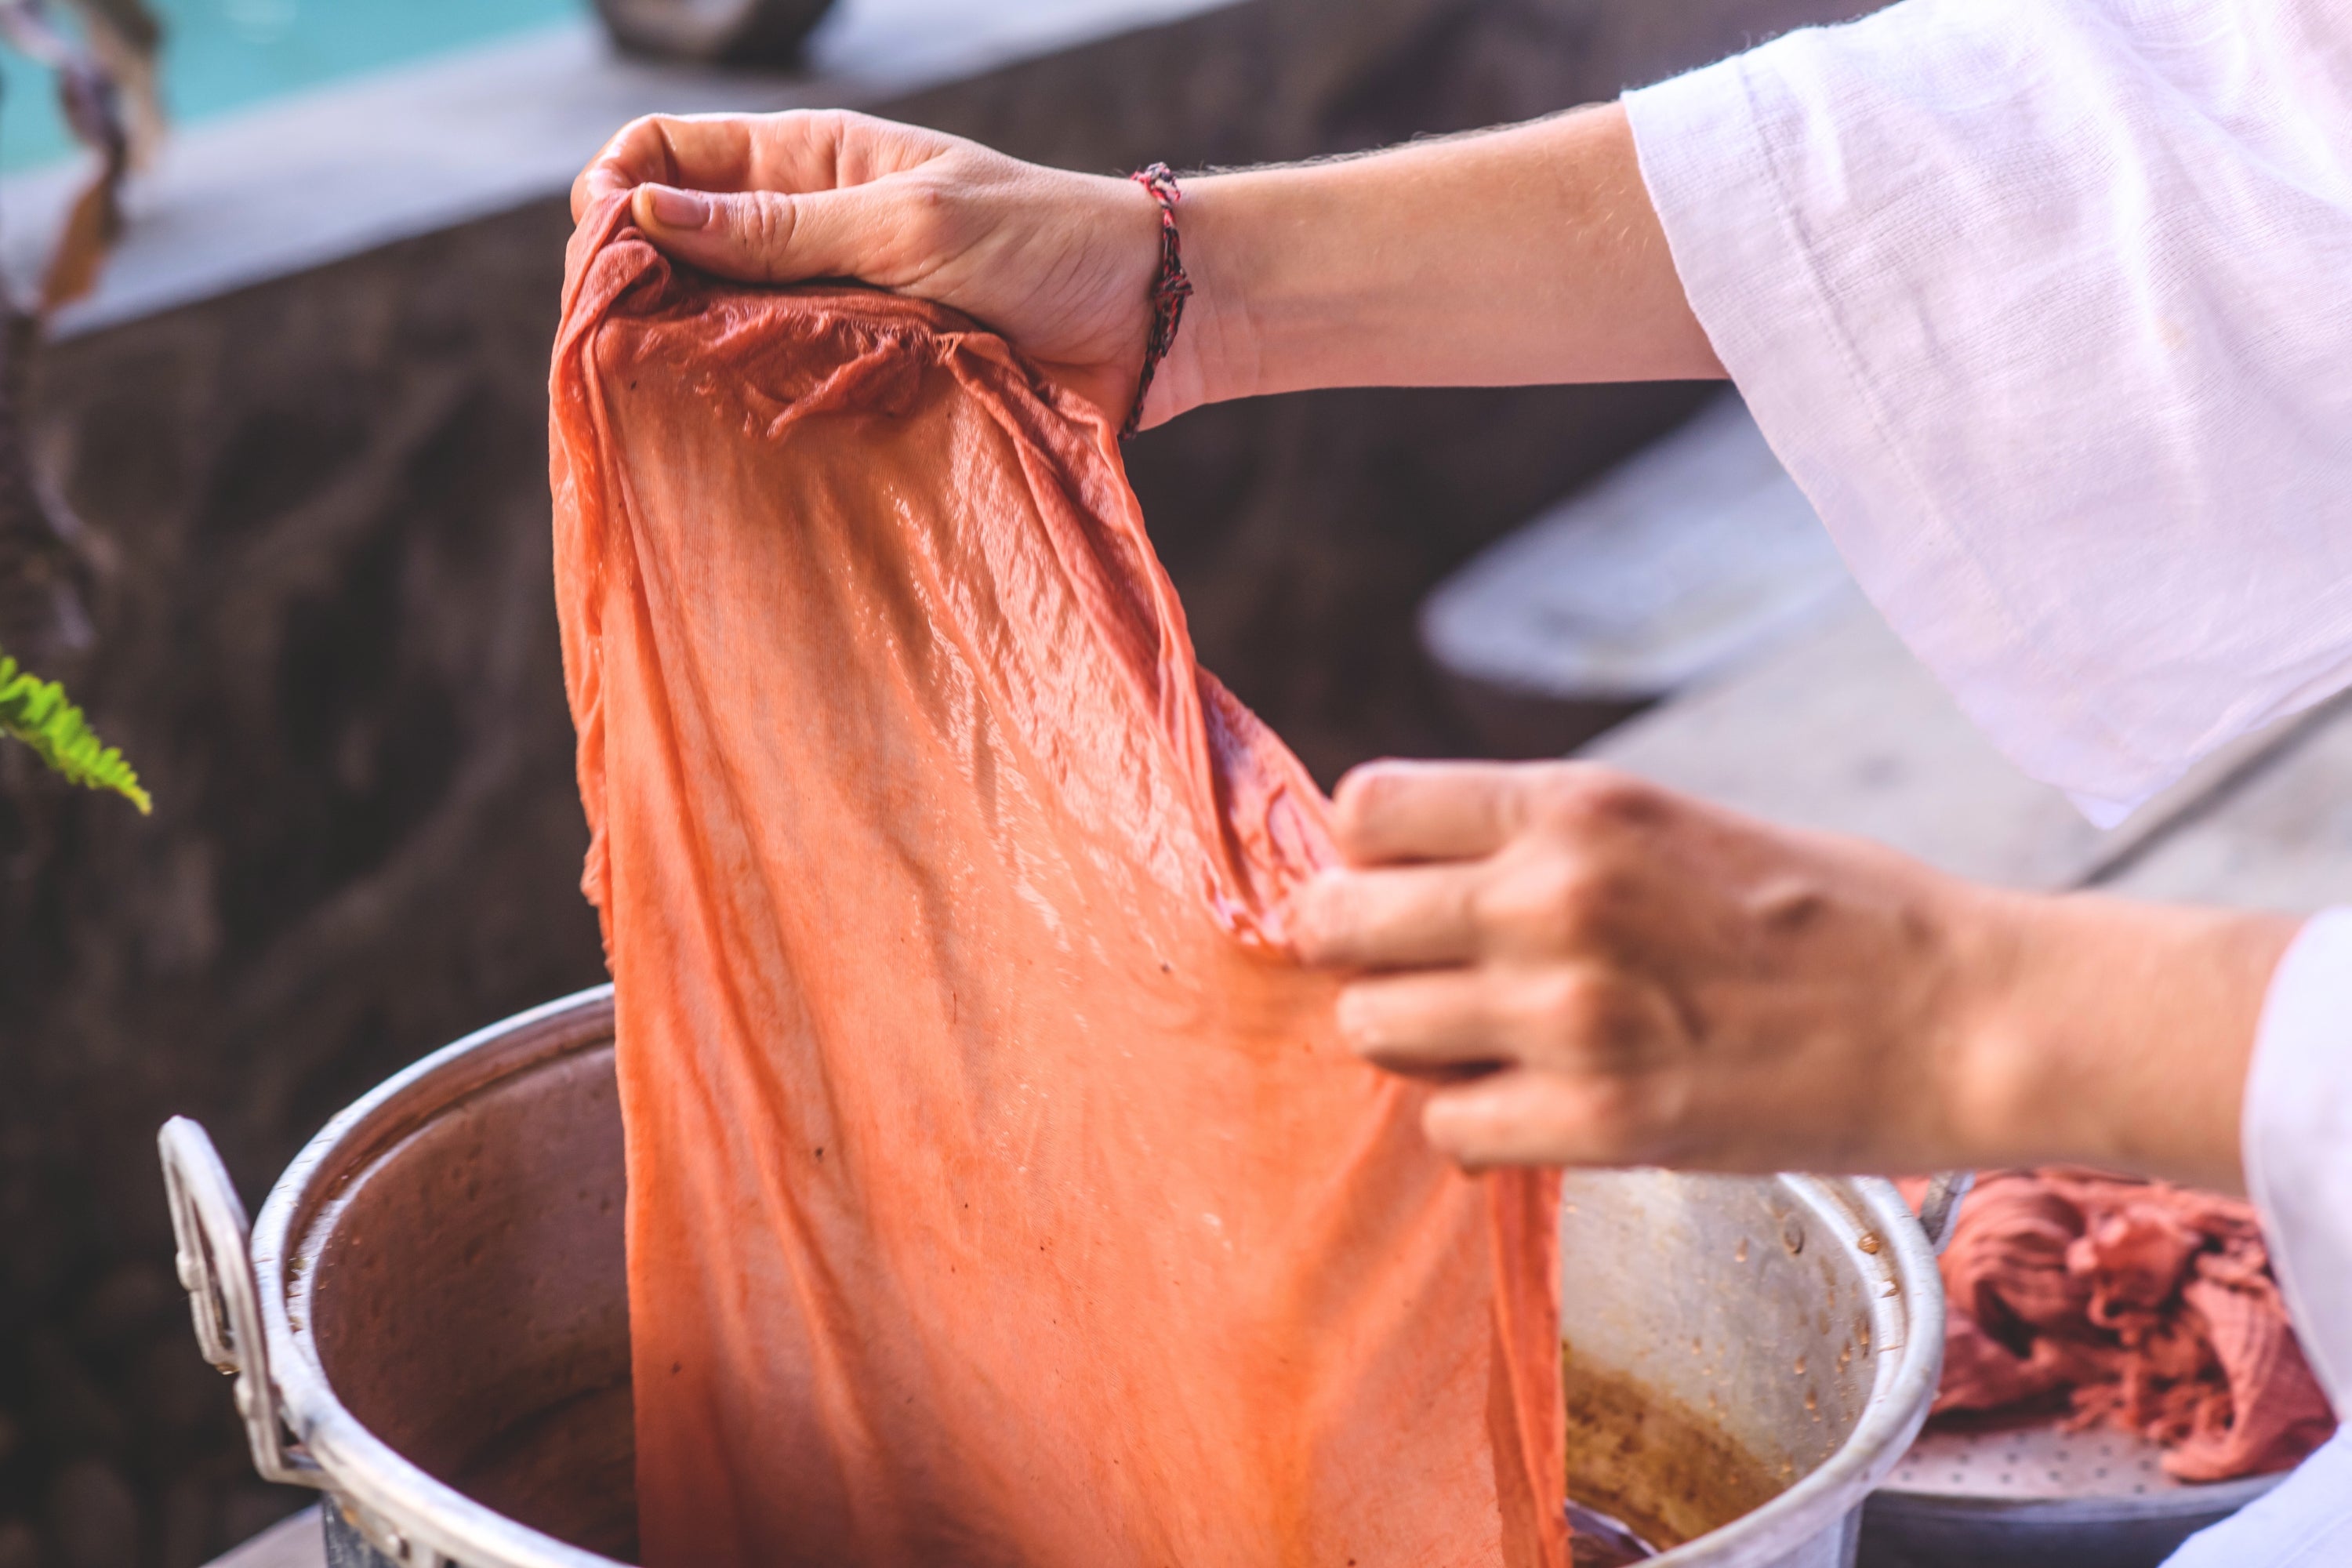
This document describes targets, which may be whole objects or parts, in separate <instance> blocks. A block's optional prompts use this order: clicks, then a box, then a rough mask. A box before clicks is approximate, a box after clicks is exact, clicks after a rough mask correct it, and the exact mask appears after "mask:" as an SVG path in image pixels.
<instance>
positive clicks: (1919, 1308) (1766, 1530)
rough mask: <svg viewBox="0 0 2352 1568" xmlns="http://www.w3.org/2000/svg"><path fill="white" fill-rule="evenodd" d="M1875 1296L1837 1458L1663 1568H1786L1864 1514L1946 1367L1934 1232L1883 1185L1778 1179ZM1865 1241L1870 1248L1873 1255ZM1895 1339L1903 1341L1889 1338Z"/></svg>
mask: <svg viewBox="0 0 2352 1568" xmlns="http://www.w3.org/2000/svg"><path fill="white" fill-rule="evenodd" d="M1772 1179H1774V1180H1777V1181H1778V1182H1779V1183H1780V1185H1781V1186H1782V1187H1783V1188H1784V1189H1786V1190H1788V1191H1789V1192H1790V1193H1792V1194H1795V1195H1796V1196H1797V1198H1798V1199H1799V1200H1800V1201H1801V1203H1803V1204H1804V1205H1805V1206H1806V1208H1807V1209H1808V1210H1810V1211H1811V1215H1812V1216H1813V1218H1814V1219H1815V1220H1817V1221H1818V1222H1820V1223H1821V1224H1822V1226H1825V1227H1826V1228H1827V1230H1828V1232H1829V1235H1830V1236H1831V1237H1832V1239H1833V1240H1834V1241H1835V1242H1836V1243H1837V1245H1838V1247H1839V1249H1840V1250H1841V1251H1842V1252H1843V1254H1844V1255H1845V1257H1846V1259H1847V1261H1848V1262H1849V1263H1850V1264H1851V1265H1853V1266H1854V1267H1855V1268H1857V1269H1858V1270H1859V1271H1860V1273H1861V1275H1862V1277H1863V1278H1864V1279H1865V1280H1868V1281H1870V1282H1871V1284H1872V1285H1873V1286H1874V1287H1876V1288H1877V1292H1878V1293H1877V1294H1875V1295H1874V1296H1873V1298H1872V1301H1871V1314H1872V1321H1871V1335H1872V1339H1873V1341H1874V1344H1875V1345H1876V1346H1878V1347H1879V1349H1878V1353H1877V1354H1876V1355H1875V1356H1874V1358H1873V1359H1874V1363H1875V1365H1876V1369H1877V1370H1876V1374H1875V1376H1874V1378H1873V1380H1872V1386H1871V1391H1870V1397H1869V1399H1868V1401H1867V1402H1866V1403H1865V1404H1864V1406H1863V1414H1862V1419H1861V1420H1860V1421H1857V1422H1856V1423H1854V1427H1853V1431H1851V1432H1849V1433H1847V1434H1846V1436H1845V1440H1844V1441H1843V1442H1842V1443H1840V1444H1839V1445H1838V1447H1837V1450H1836V1452H1834V1453H1832V1455H1831V1456H1830V1457H1829V1458H1826V1459H1824V1460H1822V1462H1821V1463H1820V1464H1818V1465H1816V1466H1814V1467H1813V1468H1811V1470H1808V1471H1807V1472H1806V1473H1805V1474H1804V1475H1803V1476H1802V1477H1801V1478H1799V1479H1798V1481H1797V1483H1796V1484H1795V1485H1794V1486H1792V1487H1790V1488H1789V1489H1787V1490H1786V1491H1783V1492H1781V1493H1780V1494H1779V1495H1778V1496H1776V1497H1774V1498H1773V1499H1772V1500H1770V1501H1769V1502H1767V1503H1765V1504H1764V1505H1763V1506H1761V1507H1760V1508H1757V1509H1753V1510H1750V1511H1748V1512H1747V1513H1744V1514H1742V1515H1740V1516H1739V1517H1738V1519H1735V1520H1733V1521H1731V1522H1730V1523H1728V1524H1725V1525H1720V1526H1718V1527H1717V1528H1716V1529H1714V1530H1711V1531H1707V1532H1706V1534H1705V1535H1702V1536H1698V1537H1696V1539H1694V1540H1691V1541H1687V1542H1684V1543H1683V1544H1682V1545H1680V1546H1677V1547H1675V1548H1674V1549H1673V1550H1671V1551H1668V1552H1661V1553H1660V1554H1659V1555H1658V1556H1656V1557H1654V1558H1652V1559H1651V1560H1650V1561H1651V1562H1652V1563H1654V1564H1655V1565H1656V1568H1703V1565H1708V1564H1725V1565H1729V1564H1746V1563H1773V1562H1776V1561H1778V1560H1779V1559H1780V1558H1781V1557H1783V1556H1785V1555H1786V1554H1788V1553H1790V1552H1794V1551H1796V1550H1797V1549H1798V1548H1800V1547H1801V1546H1803V1545H1804V1544H1806V1543H1807V1542H1811V1541H1814V1540H1816V1539H1818V1538H1819V1537H1820V1536H1821V1535H1822V1533H1823V1531H1827V1530H1830V1529H1832V1528H1833V1527H1835V1526H1836V1525H1837V1524H1838V1522H1839V1521H1841V1520H1843V1519H1845V1518H1846V1517H1847V1516H1849V1515H1852V1514H1855V1513H1857V1512H1858V1511H1859V1510H1860V1509H1861V1508H1862V1505H1863V1504H1864V1501H1866V1500H1868V1499H1869V1497H1870V1494H1871V1493H1872V1491H1874V1489H1876V1488H1877V1486H1878V1484H1879V1482H1881V1481H1883V1480H1885V1479H1886V1477H1887V1475H1888V1474H1889V1473H1890V1472H1891V1471H1892V1470H1893V1469H1894V1468H1895V1465H1896V1464H1897V1463H1898V1462H1899V1461H1900V1460H1901V1459H1902V1458H1903V1456H1904V1454H1905V1453H1906V1451H1908V1450H1909V1448H1910V1447H1911V1444H1912V1441H1913V1439H1915V1438H1916V1437H1917V1436H1918V1435H1919V1428H1920V1427H1921V1426H1923V1425H1925V1424H1926V1422H1927V1409H1928V1406H1929V1405H1932V1404H1933V1403H1934V1402H1935V1398H1936V1385H1937V1380H1938V1378H1939V1377H1940V1376H1941V1374H1942V1372H1943V1365H1944V1282H1943V1277H1942V1275H1941V1274H1940V1273H1938V1272H1937V1268H1936V1254H1935V1251H1934V1249H1933V1248H1932V1247H1929V1246H1928V1244H1927V1233H1926V1232H1925V1231H1923V1230H1921V1229H1920V1228H1919V1222H1918V1220H1917V1218H1916V1216H1915V1215H1913V1214H1912V1213H1911V1207H1910V1205H1908V1204H1906V1203H1905V1202H1904V1201H1903V1195H1902V1194H1900V1193H1898V1192H1897V1191H1895V1184H1894V1183H1892V1182H1890V1181H1887V1180H1886V1179H1885V1178H1884V1177H1880V1176H1812V1175H1802V1174H1797V1173H1783V1174H1781V1175H1780V1176H1779V1177H1777V1178H1772ZM1865 1239H1867V1241H1868V1243H1869V1245H1867V1246H1865V1245H1864V1243H1865ZM1890 1331H1893V1333H1894V1334H1895V1335H1898V1336H1899V1339H1897V1338H1890V1337H1889V1333H1890Z"/></svg>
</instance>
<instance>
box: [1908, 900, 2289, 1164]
mask: <svg viewBox="0 0 2352 1568" xmlns="http://www.w3.org/2000/svg"><path fill="white" fill-rule="evenodd" d="M1977 909H1978V914H1977V917H1976V918H1975V920H1974V921H1972V922H1970V929H1972V930H1973V931H1975V933H1976V934H1975V936H1974V937H1973V938H1972V939H1971V941H1970V943H1969V945H1970V948H1971V950H1972V951H1971V954H1970V956H1969V958H1968V959H1967V960H1966V961H1965V963H1964V967H1965V968H1966V970H1967V972H1968V973H1969V974H1970V976H1971V978H1970V980H1969V982H1968V984H1967V986H1966V987H1965V989H1964V992H1963V995H1964V996H1965V997H1966V998H1967V999H1966V1000H1964V1001H1963V1002H1962V1004H1961V1016H1962V1017H1963V1018H1964V1019H1965V1020H1966V1026H1965V1027H1964V1028H1963V1029H1962V1030H1960V1031H1959V1032H1958V1034H1956V1035H1955V1036H1954V1037H1952V1038H1953V1046H1952V1049H1951V1053H1950V1055H1949V1057H1948V1063H1947V1071H1946V1074H1945V1078H1944V1081H1945V1083H1946V1085H1947V1090H1948V1092H1947V1104H1948V1116H1949V1120H1950V1128H1951V1131H1952V1134H1953V1136H1954V1138H1955V1140H1956V1143H1955V1149H1954V1153H1955V1156H1956V1157H1957V1158H1958V1159H1959V1160H1961V1161H1963V1162H1965V1163H1973V1164H1979V1165H2028V1164H2037V1163H2053V1162H2067V1163H2083V1164H2092V1165H2097V1166H2101V1167H2103V1168H2106V1169H2111V1170H2118V1171H2126V1172H2131V1173H2138V1174H2145V1175H2153V1176H2162V1177H2166V1178H2168V1179H2172V1180H2177V1181H2181V1182H2186V1183H2190V1184H2195V1185H2198V1186H2202V1187H2208V1188H2215V1189H2219V1190H2222V1191H2241V1190H2242V1189H2243V1185H2244V1180H2245V1178H2244V1174H2243V1165H2242V1160H2241V1155H2240V1136H2239V1123H2240V1116H2241V1111H2242V1106H2243V1103H2244V1094H2245V1084H2246V1074H2247V1068H2248V1066H2249V1064H2250V1062H2251V1060H2252V1053H2253V1046H2254V1036H2255V1031H2256V1028H2257V1026H2258V1025H2259V1023H2260V1020H2261V1016H2262V1007H2263V997H2264V995H2265V994H2266V993H2267V991H2268V988H2269V984H2270V978H2271V974H2272V972H2273V970H2274V969H2276V968H2277V966H2278V962H2279V959H2280V957H2281V955H2282V954H2284V952H2285V951H2286V948H2287V945H2288V943H2289V942H2291V941H2292V940H2293V939H2294V932H2295V930H2296V927H2297V922H2296V921H2293V920H2291V919H2288V918H2286V917H2284V916H2279V915H2271V914H2259V913H2242V912H2238V911H2231V910H2203V909H2189V908H2179V907H2173V906H2168V905H2156V904H2138V903H2132V902H2127V901H2126V900H2118V899H2110V898H2104V897H2099V896H2095V895H2089V894H2077V895H2071V896H2067V897H2063V898H2046V897H2033V896H2031V895H2023V894H2011V893H2003V892H1982V893H1979V895H1978V896H1977Z"/></svg>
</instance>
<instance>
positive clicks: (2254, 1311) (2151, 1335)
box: [1936, 1170, 2336, 1481]
mask: <svg viewBox="0 0 2352 1568" xmlns="http://www.w3.org/2000/svg"><path fill="white" fill-rule="evenodd" d="M1943 1271H1944V1288H1945V1290H1946V1291H1947V1293H1948V1296H1949V1299H1950V1311H1949V1314H1948V1317H1947V1319H1946V1327H1945V1338H1944V1381H1943V1387H1942V1389H1941V1391H1940V1392H1939V1393H1938V1394H1937V1399H1936V1410H1937V1413H1938V1414H1939V1415H1940V1414H1945V1413H1948V1412H1953V1411H1979V1412H1981V1411H2000V1410H2010V1409H2025V1410H2032V1409H2040V1408H2045V1407H2047V1406H2048V1405H2051V1404H2053V1403H2059V1404H2061V1405H2062V1406H2063V1407H2065V1408H2068V1409H2069V1410H2070V1415H2069V1421H2070V1424H2071V1425H2073V1426H2077V1427H2083V1426H2095V1425H2097V1424H2099V1423H2102V1422H2105V1423H2106V1424H2108V1425H2111V1426H2117V1427H2120V1428H2122V1429H2124V1430H2126V1431H2130V1432H2137V1433H2139V1434H2141V1435H2142V1436H2147V1437H2149V1438H2151V1439H2153V1440H2155V1441H2156V1442H2158V1443H2161V1444H2163V1445H2164V1446H2165V1447H2166V1449H2167V1452H2166V1455H2165V1459H2164V1468H2166V1469H2167V1470H2168V1471H2170V1472H2171V1473H2172V1474H2173V1475H2175V1476H2178V1477H2179V1478H2180V1479H2183V1480H2191V1481H2214V1480H2222V1479H2228V1478H2229V1477H2231V1476H2243V1475H2254V1474H2259V1473H2262V1472H2264V1471H2269V1470H2283V1469H2286V1468H2289V1467H2291V1466H2293V1465H2295V1464H2298V1463H2300V1462H2301V1461H2302V1459H2303V1458H2304V1456H2305V1455H2306V1454H2309V1453H2310V1452H2311V1451H2312V1450H2313V1449H2315V1448H2316V1447H2319V1446H2320V1445H2321V1444H2322V1443H2325V1442H2326V1440H2327V1438H2328V1436H2329V1434H2330V1433H2332V1432H2333V1431H2334V1430H2335V1428H2336V1422H2335V1418H2334V1416H2333V1415H2331V1414H2330V1413H2329V1411H2328V1406H2327V1398H2326V1395H2325V1394H2322V1393H2321V1392H2320V1389H2319V1384H2318V1383H2317V1381H2316V1380H2315V1379H2314V1378H2313V1377H2312V1375H2311V1369H2310V1368H2309V1367H2308V1366H2306V1365H2305V1363H2304V1359H2303V1351H2302V1348H2301V1347H2300V1346H2299V1345H2297V1344H2296V1343H2295V1339H2294V1329H2293V1328H2292V1327H2291V1326H2290V1325H2289V1324H2288V1322H2287V1315H2286V1304H2285V1302H2284V1300H2282V1299H2281V1298H2280V1296H2279V1289H2278V1282H2277V1281H2276V1280H2275V1279H2273V1278H2272V1277H2271V1270H2270V1255H2269V1253H2268V1251H2267V1250H2266V1249H2265V1247H2263V1236H2262V1228H2261V1226H2260V1225H2259V1224H2258V1223H2257V1221H2256V1219H2255V1217H2254V1211H2253V1208H2252V1205H2248V1204H2244V1203H2240V1202H2237V1201H2235V1200H2233V1199H2230V1198H2222V1197H2216V1196H2214V1195H2213V1194H2210V1193H2197V1192H2189V1191H2187V1190H2185V1189H2183V1188H2179V1187H2175V1186H2171V1185H2169V1184H2166V1183H2163V1182H2133V1181H2125V1180H2121V1179H2118V1178H2116V1177H2111V1176H2103V1175H2100V1174H2097V1173H2094V1172H2088V1171H2074V1170H2046V1171H2004V1172H2000V1173H1990V1174H1988V1175H1987V1176H1986V1177H1985V1178H1984V1179H1983V1180H1982V1181H1981V1182H1980V1183H1979V1185H1978V1186H1977V1188H1976V1190H1975V1191H1974V1192H1972V1193H1971V1194H1969V1199H1968V1201H1967V1203H1966V1204H1965V1205H1962V1207H1961V1209H1960V1221H1959V1226H1958V1229H1957V1230H1955V1231H1954V1232H1953V1235H1952V1245H1951V1246H1950V1247H1948V1248H1947V1249H1946V1251H1945V1253H1944V1258H1943Z"/></svg>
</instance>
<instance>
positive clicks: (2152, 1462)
mask: <svg viewBox="0 0 2352 1568" xmlns="http://www.w3.org/2000/svg"><path fill="white" fill-rule="evenodd" d="M2163 1458H2164V1453H2163V1450H2162V1449H2160V1448H2158V1447H2157V1446H2156V1445H2155V1444H2153V1443H2149V1442H2147V1441H2145V1440H2144V1439H2141V1438H2138V1437H2134V1436H2127V1435H2126V1434H2123V1433H2118V1432H2112V1431H2108V1430H2107V1429H2105V1428H2104V1427H2101V1428H2095V1429H2094V1430H2091V1431H2088V1432H2064V1431H2061V1430H2060V1429H2059V1427H2058V1426H2057V1425H2056V1424H2055V1423H2054V1422H2052V1423H2045V1424H2042V1425H2038V1426H2016V1427H2009V1428H2004V1429H2001V1430H1998V1431H1979V1432H1941V1431H1937V1432H1929V1433H1927V1434H1925V1435H1923V1436H1921V1437H1920V1438H1919V1440H1918V1441H1917V1442H1916V1443H1915V1444H1914V1445H1913V1446H1912V1447H1911V1450H1910V1452H1908V1453H1907V1454H1906V1455H1905V1456H1904V1457H1903V1458H1902V1460H1901V1462H1900V1463H1898V1464H1897V1465H1896V1466H1895V1473H1894V1474H1893V1475H1891V1476H1889V1477H1888V1478H1887V1479H1886V1483H1885V1486H1883V1487H1881V1488H1880V1489H1878V1491H1877V1492H1875V1493H1874V1494H1873V1495H1872V1497H1871V1500H1870V1505H1869V1507H1868V1509H1867V1510H1865V1511H1864V1515H1863V1529H1862V1563H1863V1564H1864V1568H2155V1565H2156V1564H2158V1563H2162V1562H2163V1561H2164V1559H2165V1558H2166V1557H2167V1556H2168V1555H2170V1554H2171V1552H2172V1551H2173V1550H2174V1548H2176V1547H2178V1546H2179V1544H2180V1542H2183V1541H2186V1540H2187V1539H2188V1538H2189V1536H2191V1535H2193V1534H2195V1533H2196V1532H2197V1531H2200V1530H2202V1529H2204V1528H2205V1527H2206V1526H2207V1525H2209V1524H2212V1523H2216V1522H2218V1521H2221V1520H2222V1519H2225V1518H2227V1517H2228V1516H2229V1515H2231V1514H2232V1513H2235V1512H2236V1511H2237V1510H2239V1509H2241V1508H2243V1507H2244V1506H2245V1505H2246V1504H2247V1503H2250V1502H2252V1500H2254V1499H2256V1498H2258V1497H2260V1496H2262V1495H2263V1493H2264V1492H2266V1491H2268V1490H2270V1489H2271V1488H2273V1487H2274V1486H2276V1485H2277V1484H2278V1483H2279V1482H2280V1481H2281V1480H2282V1479H2284V1477H2282V1476H2250V1477H2247V1478H2245V1479H2240V1480H2234V1481H2216V1482H2211V1483H2210V1484H2202V1485H2200V1484H2196V1483H2191V1482H2185V1481H2178V1480H2175V1479H2172V1478H2171V1477H2170V1476H2168V1475H2166V1474H2165V1473H2164V1468H2163V1462H2162V1461H2163Z"/></svg>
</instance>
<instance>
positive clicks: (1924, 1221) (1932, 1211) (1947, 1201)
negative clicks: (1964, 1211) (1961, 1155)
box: [1919, 1171, 1977, 1258]
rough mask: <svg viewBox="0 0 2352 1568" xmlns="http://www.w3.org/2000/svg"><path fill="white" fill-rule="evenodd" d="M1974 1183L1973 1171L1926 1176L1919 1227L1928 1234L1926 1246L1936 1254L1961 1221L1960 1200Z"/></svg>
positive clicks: (1947, 1241)
mask: <svg viewBox="0 0 2352 1568" xmlns="http://www.w3.org/2000/svg"><path fill="white" fill-rule="evenodd" d="M1976 1184H1977V1173H1975V1172H1974V1171H1938V1172H1937V1173H1936V1174H1934V1175H1932V1176H1930V1177H1928V1178H1927V1193H1926V1194H1924V1195H1922V1196H1921V1198H1920V1199H1919V1228H1920V1229H1922V1230H1924V1231H1926V1232H1927V1245H1928V1246H1929V1247H1934V1248H1935V1249H1936V1255H1937V1257H1939V1258H1940V1257H1942V1256H1943V1252H1944V1248H1946V1247H1949V1246H1950V1245H1951V1244H1952V1232H1953V1231H1954V1230H1956V1229H1958V1227H1959V1223H1960V1200H1961V1199H1962V1198H1965V1197H1967V1196H1968V1195H1969V1188H1970V1187H1973V1186H1975V1185H1976Z"/></svg>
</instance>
